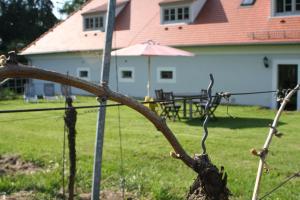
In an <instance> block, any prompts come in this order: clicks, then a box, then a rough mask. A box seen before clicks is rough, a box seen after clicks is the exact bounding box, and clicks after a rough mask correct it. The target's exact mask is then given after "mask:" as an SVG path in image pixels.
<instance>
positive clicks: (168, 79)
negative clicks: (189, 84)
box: [157, 67, 176, 83]
mask: <svg viewBox="0 0 300 200" xmlns="http://www.w3.org/2000/svg"><path fill="white" fill-rule="evenodd" d="M157 82H159V83H175V82H176V70H175V68H173V67H159V68H158V69H157Z"/></svg>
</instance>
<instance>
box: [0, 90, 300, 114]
mask: <svg viewBox="0 0 300 200" xmlns="http://www.w3.org/2000/svg"><path fill="white" fill-rule="evenodd" d="M298 90H299V89H298ZM282 91H283V90H282ZM285 91H286V90H285ZM265 93H278V90H276V91H275V90H270V91H258V92H241V93H229V92H223V93H221V95H222V96H223V97H225V96H242V95H253V94H265ZM199 97H200V98H201V96H200V95H199V96H195V97H191V98H176V100H175V101H182V100H193V99H199ZM213 97H215V95H212V98H213ZM160 102H166V101H161V100H160V101H156V100H154V101H142V102H140V103H141V104H156V103H160ZM116 106H125V105H124V104H122V103H115V104H107V105H89V106H74V108H75V109H88V108H101V107H116ZM66 109H67V108H64V107H53V108H35V109H16V110H0V114H3V113H21V112H43V111H58V110H66Z"/></svg>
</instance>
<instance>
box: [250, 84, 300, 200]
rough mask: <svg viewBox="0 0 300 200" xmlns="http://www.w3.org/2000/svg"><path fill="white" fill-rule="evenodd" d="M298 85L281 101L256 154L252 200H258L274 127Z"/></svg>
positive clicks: (299, 86)
mask: <svg viewBox="0 0 300 200" xmlns="http://www.w3.org/2000/svg"><path fill="white" fill-rule="evenodd" d="M299 88H300V85H299V84H298V85H297V86H296V87H295V88H294V89H292V90H291V91H290V92H289V93H288V94H287V95H286V96H285V97H284V99H283V101H282V103H281V105H280V108H279V110H278V111H277V113H276V116H275V118H274V120H273V123H272V125H271V127H270V130H269V134H268V137H267V139H266V141H265V144H264V146H263V150H262V152H260V153H259V154H258V156H259V157H260V159H259V164H258V170H257V175H256V180H255V185H254V190H253V194H252V200H258V198H259V197H258V195H259V188H260V182H261V176H262V173H263V168H264V165H265V162H266V159H267V155H268V151H269V146H270V144H271V141H272V138H273V136H274V135H275V134H276V127H277V124H278V121H279V118H280V116H281V114H282V112H283V111H284V108H285V106H286V104H287V103H288V102H289V101H290V99H291V97H292V96H293V95H294V94H295V93H296V92H297V91H298V90H299Z"/></svg>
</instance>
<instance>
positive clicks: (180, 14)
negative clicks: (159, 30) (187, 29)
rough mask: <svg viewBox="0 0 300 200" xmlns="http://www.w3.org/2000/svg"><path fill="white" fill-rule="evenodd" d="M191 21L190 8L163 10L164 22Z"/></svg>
mask: <svg viewBox="0 0 300 200" xmlns="http://www.w3.org/2000/svg"><path fill="white" fill-rule="evenodd" d="M189 19H190V8H189V7H176V8H175V7H174V8H164V9H163V22H165V23H170V22H186V21H188V20H189Z"/></svg>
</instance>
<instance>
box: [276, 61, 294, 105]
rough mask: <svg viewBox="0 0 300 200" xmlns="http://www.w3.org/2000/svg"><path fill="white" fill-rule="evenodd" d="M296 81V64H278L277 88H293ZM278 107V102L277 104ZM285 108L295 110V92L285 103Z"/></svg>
mask: <svg viewBox="0 0 300 200" xmlns="http://www.w3.org/2000/svg"><path fill="white" fill-rule="evenodd" d="M297 83H298V65H290V64H289V65H286V64H280V65H278V89H279V90H282V89H290V88H294V87H295V86H296V85H297ZM277 106H278V108H279V106H280V105H279V104H278V105H277ZM285 109H286V110H297V93H295V94H294V95H293V97H292V98H291V100H290V102H289V103H288V104H287V105H286V108H285Z"/></svg>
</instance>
